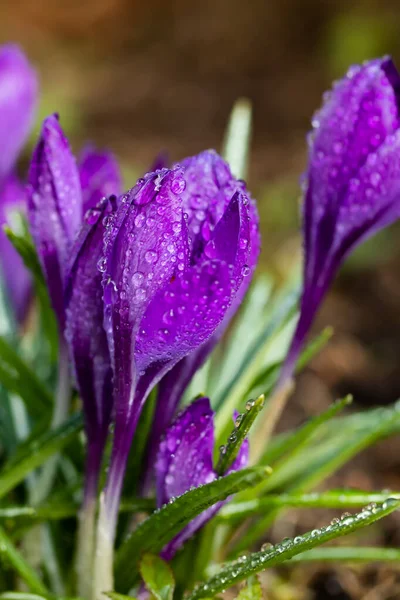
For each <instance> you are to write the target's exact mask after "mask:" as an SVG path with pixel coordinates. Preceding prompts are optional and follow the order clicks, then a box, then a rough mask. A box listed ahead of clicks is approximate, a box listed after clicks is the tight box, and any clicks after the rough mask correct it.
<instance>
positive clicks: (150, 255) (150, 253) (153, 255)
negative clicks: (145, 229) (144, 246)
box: [144, 250, 158, 265]
mask: <svg viewBox="0 0 400 600" xmlns="http://www.w3.org/2000/svg"><path fill="white" fill-rule="evenodd" d="M144 258H145V261H146V262H148V263H149V264H150V265H151V264H153V263H155V262H156V260H157V258H158V256H157V252H154V250H147V252H146V254H145V255H144Z"/></svg>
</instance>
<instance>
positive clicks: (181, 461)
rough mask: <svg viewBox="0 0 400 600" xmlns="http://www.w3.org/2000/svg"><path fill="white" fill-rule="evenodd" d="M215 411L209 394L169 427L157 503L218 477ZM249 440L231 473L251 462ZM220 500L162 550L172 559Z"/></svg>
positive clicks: (162, 452)
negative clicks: (215, 460) (215, 464)
mask: <svg viewBox="0 0 400 600" xmlns="http://www.w3.org/2000/svg"><path fill="white" fill-rule="evenodd" d="M213 419H214V413H213V411H212V410H211V408H210V401H209V399H208V398H198V399H197V400H195V401H194V402H193V403H192V404H191V405H190V406H188V407H187V408H186V409H185V410H184V411H183V412H182V413H181V414H180V415H178V416H177V417H176V419H175V421H174V422H173V423H172V425H170V426H169V427H168V429H167V430H166V432H165V435H164V437H163V440H162V442H161V444H160V447H159V450H158V455H157V461H156V483H157V504H158V506H159V507H161V506H162V505H163V504H167V503H168V502H169V501H170V500H171V499H172V498H175V497H176V496H180V495H181V494H183V493H185V492H186V491H188V490H189V489H191V488H195V487H198V486H200V485H204V484H205V483H210V482H211V481H214V480H215V479H217V478H218V475H217V473H216V472H215V471H214V469H213V450H214V421H213ZM248 454H249V447H248V441H247V440H245V441H244V442H243V444H242V447H241V448H240V450H239V454H238V456H237V457H236V459H235V462H234V463H233V465H232V466H231V468H230V469H229V471H228V472H229V473H231V472H233V471H238V470H239V469H243V467H245V466H246V465H247V462H248ZM223 504H224V503H223V502H218V503H217V504H215V505H214V506H211V507H210V508H208V509H207V510H205V511H204V512H203V513H201V514H200V515H198V516H197V517H196V518H195V519H193V521H191V522H190V523H189V524H188V525H187V526H186V527H185V528H184V529H183V530H182V531H181V532H180V533H179V534H178V535H177V536H176V537H175V538H174V539H173V540H171V542H169V543H168V544H167V545H166V546H165V548H164V549H163V551H162V556H163V558H165V559H166V560H170V559H171V558H172V557H173V556H174V554H175V553H176V551H177V550H178V549H179V548H180V547H181V546H182V544H183V543H184V542H185V541H186V540H188V539H189V538H190V537H191V536H192V535H193V534H194V533H195V532H196V531H197V530H198V529H200V528H201V527H202V526H203V525H204V524H205V523H206V522H207V521H209V519H211V518H212V517H213V516H214V515H215V514H216V513H217V512H218V510H219V509H220V508H221V506H222V505H223Z"/></svg>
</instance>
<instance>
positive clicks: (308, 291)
mask: <svg viewBox="0 0 400 600" xmlns="http://www.w3.org/2000/svg"><path fill="white" fill-rule="evenodd" d="M399 105H400V77H399V74H398V73H397V71H396V69H395V67H394V65H393V63H392V61H391V60H390V59H389V58H384V59H380V60H373V61H371V62H368V63H365V64H364V65H362V66H356V67H352V68H351V69H350V70H349V72H348V74H347V76H346V77H345V78H344V79H343V80H341V81H340V82H338V83H337V84H336V85H335V86H334V88H333V90H332V92H331V93H329V94H328V95H327V97H326V100H325V104H324V106H323V108H322V109H321V111H320V112H319V113H317V115H316V117H315V118H314V121H313V124H314V128H315V129H314V133H313V135H312V136H311V137H310V154H309V166H308V171H307V174H306V179H305V184H306V188H305V200H304V210H303V221H304V222H303V227H304V252H305V256H304V286H303V296H302V300H301V307H300V317H299V321H298V324H297V328H296V331H295V334H294V337H293V340H292V344H291V347H290V349H289V353H288V356H287V357H286V361H285V365H284V367H283V369H282V372H281V375H280V380H279V384H282V383H283V382H284V381H285V380H286V379H287V378H288V377H290V375H291V374H292V371H293V368H294V365H295V362H296V359H297V356H298V354H299V352H300V349H301V346H302V344H303V342H304V339H305V337H306V335H307V333H308V331H309V329H310V326H311V324H312V321H313V319H314V316H315V313H316V311H317V310H318V307H319V305H320V303H321V301H322V299H323V297H324V295H325V293H326V291H327V289H328V287H329V285H330V283H331V282H332V280H333V278H334V277H335V275H336V272H337V270H338V268H339V267H340V265H341V263H342V262H343V260H344V258H345V257H346V256H347V255H348V253H349V252H350V251H351V250H353V249H354V248H355V247H356V246H357V245H358V244H360V243H361V242H362V241H363V240H365V239H366V238H368V237H370V236H372V235H373V234H375V233H376V232H377V231H379V230H380V229H382V228H383V227H385V226H387V225H389V224H391V223H393V222H394V221H395V220H397V219H398V218H399V217H400V184H399V181H400V162H399V159H398V152H399V140H400V131H399V128H400V116H399Z"/></svg>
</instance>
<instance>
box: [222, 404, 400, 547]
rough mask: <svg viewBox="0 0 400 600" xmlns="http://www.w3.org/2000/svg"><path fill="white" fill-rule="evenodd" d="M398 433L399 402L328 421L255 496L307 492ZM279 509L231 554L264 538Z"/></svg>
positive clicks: (261, 520)
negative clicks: (263, 493) (277, 492)
mask: <svg viewBox="0 0 400 600" xmlns="http://www.w3.org/2000/svg"><path fill="white" fill-rule="evenodd" d="M399 432H400V402H399V401H398V402H396V403H395V404H394V405H393V406H390V407H387V408H376V409H372V410H370V411H365V412H362V413H358V414H354V415H349V416H346V417H338V418H336V419H333V420H330V421H327V422H326V423H325V424H324V425H323V426H321V427H319V428H318V429H317V430H316V431H315V433H314V436H312V437H311V438H310V439H309V441H308V443H307V444H305V445H304V447H303V448H302V451H301V452H299V453H296V454H295V456H294V459H293V460H292V461H291V460H290V455H289V456H288V459H289V460H287V461H286V460H285V462H284V463H283V464H281V465H280V468H279V470H278V475H277V474H276V472H275V471H274V481H273V483H272V485H271V486H269V482H268V483H266V484H264V483H263V484H262V485H261V486H258V487H257V488H255V492H257V495H258V492H259V490H260V487H262V488H263V489H264V491H265V492H272V491H281V490H282V491H283V490H285V491H287V492H290V493H299V492H307V491H308V490H310V489H312V488H313V487H314V486H316V485H318V484H319V483H320V482H321V481H324V480H325V479H327V477H329V476H331V475H332V474H333V473H334V472H335V471H336V470H337V469H339V468H340V467H341V466H342V465H344V464H345V463H347V462H348V461H349V460H350V459H351V458H352V457H353V456H355V455H356V454H358V453H360V452H361V451H362V450H364V449H365V448H367V447H368V446H370V445H372V444H374V443H375V442H377V441H378V440H381V439H384V438H386V437H388V436H390V435H393V434H395V433H399ZM243 499H246V500H247V499H249V497H248V496H247V495H246V494H244V495H241V498H240V500H243ZM279 510H281V509H279V508H274V509H272V510H271V511H270V512H269V513H268V512H267V514H266V515H265V516H263V517H262V518H259V519H257V521H256V522H253V523H252V525H251V527H250V528H249V529H248V531H247V532H246V533H245V534H244V535H243V536H241V538H240V540H238V542H237V543H236V544H235V546H234V547H233V548H232V553H233V554H236V553H238V552H241V551H242V550H244V549H246V548H249V547H251V545H252V544H254V543H255V542H257V540H259V539H260V538H261V537H262V536H263V535H265V531H267V529H268V528H269V527H270V526H271V523H273V522H274V520H275V519H276V516H277V513H278V512H279Z"/></svg>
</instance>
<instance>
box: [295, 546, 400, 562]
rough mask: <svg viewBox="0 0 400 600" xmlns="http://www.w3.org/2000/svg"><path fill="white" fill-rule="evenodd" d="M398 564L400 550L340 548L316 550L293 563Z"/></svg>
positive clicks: (298, 556) (299, 555)
mask: <svg viewBox="0 0 400 600" xmlns="http://www.w3.org/2000/svg"><path fill="white" fill-rule="evenodd" d="M313 561H321V562H328V561H333V562H339V561H340V562H367V563H372V562H396V563H398V562H399V561H400V550H399V549H398V548H375V547H372V548H367V547H366V548H360V546H357V547H356V548H351V547H346V546H338V547H336V548H335V547H333V548H315V549H314V550H308V551H307V552H304V553H303V554H298V555H297V556H294V557H293V559H292V562H313Z"/></svg>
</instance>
